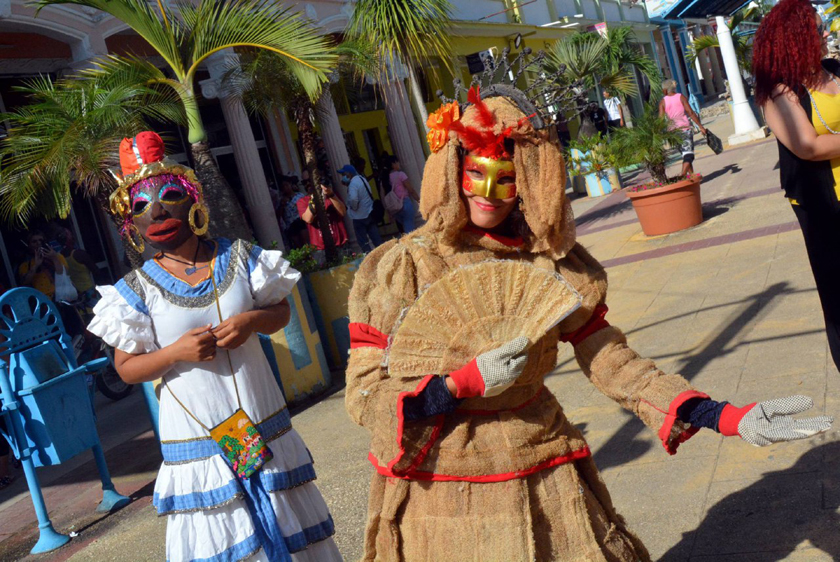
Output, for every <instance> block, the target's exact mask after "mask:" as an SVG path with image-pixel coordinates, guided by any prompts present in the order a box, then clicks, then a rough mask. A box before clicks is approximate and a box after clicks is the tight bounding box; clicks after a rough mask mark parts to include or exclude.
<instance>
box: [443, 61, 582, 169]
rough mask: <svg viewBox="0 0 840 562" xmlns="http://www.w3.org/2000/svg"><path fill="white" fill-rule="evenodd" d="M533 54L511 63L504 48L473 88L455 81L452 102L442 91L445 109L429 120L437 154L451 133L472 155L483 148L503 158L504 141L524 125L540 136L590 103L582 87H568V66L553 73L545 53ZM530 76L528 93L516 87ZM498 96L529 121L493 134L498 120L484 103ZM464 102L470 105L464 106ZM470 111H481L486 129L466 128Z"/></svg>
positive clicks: (488, 65) (475, 76)
mask: <svg viewBox="0 0 840 562" xmlns="http://www.w3.org/2000/svg"><path fill="white" fill-rule="evenodd" d="M531 53H532V50H531V49H530V48H528V47H526V48H524V49H522V51H520V52H519V54H517V55H516V57H515V58H514V59H513V60H509V56H510V49H509V48H505V49H504V50H503V51H502V54H501V56H500V57H498V58H494V57H488V58H486V59H484V71H483V72H481V73H479V74H476V75H474V76H473V79H472V81H471V82H470V84H469V86H468V87H465V86H464V84H463V83H462V82H461V80H460V79H455V80H454V81H453V84H454V86H455V93H454V97H453V98H449V97H447V96H445V95H444V94H443V91H441V90H438V92H437V95H438V97H439V98H440V99H441V101H443V104H444V105H442V106H441V107H440V108H439V109H438V110H437V111H436V112H434V113H433V114H432V115H430V116H429V120H428V122H427V125H428V127H429V134H428V135H427V139H428V141H429V146H430V148H431V149H432V151H434V152H437V151H438V150H440V149H441V148H443V146H445V145H446V141H447V140H448V136H449V132H450V131H455V132H456V133H457V134H458V137H459V138H460V140H461V142H462V143H463V144H464V146H465V148H467V149H468V150H476V149H478V148H479V147H481V148H483V150H484V151H487V152H489V153H492V154H489V153H488V156H494V157H501V156H502V155H503V150H504V140H505V139H506V138H508V135H509V134H510V133H511V132H512V131H513V130H515V129H517V128H520V127H521V126H522V125H524V124H525V122H530V126H531V127H533V129H535V130H539V129H545V128H546V127H548V126H549V125H551V124H552V123H553V122H554V116H555V115H565V114H566V113H568V112H569V111H571V110H573V109H574V110H577V109H578V108H579V107H580V106H581V102H582V101H585V94H586V92H585V90H584V88H582V87H581V86H582V84H580V83H579V82H575V83H565V82H564V81H563V75H564V73H565V71H566V67H565V65H561V66H560V67H559V68H558V69H557V70H555V71H553V72H550V71H547V70H545V62H546V54H545V51H539V52H537V54H536V55H535V56H533V57H531ZM526 74H527V75H529V76H530V77H531V80H530V84H529V85H528V86H527V87H526V88H525V89H524V90H523V89H521V88H519V87H517V85H516V84H517V82H519V81H520V79H521V78H522V77H523V75H526ZM464 93H466V96H464ZM497 96H501V97H505V98H508V99H510V100H511V101H512V102H513V103H515V104H516V106H517V107H518V108H519V109H520V110H521V111H522V112H523V113H524V114H525V115H526V116H527V117H526V118H525V119H523V120H522V121H521V122H520V123H518V124H517V125H516V126H514V127H508V128H507V129H505V130H504V131H502V132H501V134H494V133H492V132H491V130H492V128H493V126H494V125H495V119H494V118H493V116H492V115H490V114H489V111H488V110H487V109H486V107H485V106H484V104H483V103H482V100H485V99H487V98H491V97H497ZM464 97H466V101H464V102H461V101H460V100H461V99H463V98H464ZM471 105H474V106H476V108H477V109H478V110H479V115H480V119H479V122H480V124H481V128H475V127H465V126H464V125H463V124H462V123H460V118H461V115H463V113H464V111H466V109H467V108H468V107H469V106H471ZM491 136H492V137H493V138H492V139H491V138H490V137H491Z"/></svg>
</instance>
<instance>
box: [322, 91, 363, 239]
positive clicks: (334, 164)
mask: <svg viewBox="0 0 840 562" xmlns="http://www.w3.org/2000/svg"><path fill="white" fill-rule="evenodd" d="M316 118H317V119H318V124H319V125H321V138H322V139H323V140H324V148H326V150H327V158H328V159H329V161H330V168H331V172H332V180H333V185H334V186H335V190H336V192H338V195H339V196H340V197H341V199H342V200H343V201H347V186H346V185H344V184H343V183H341V176H339V175H338V170H339V169H340V168H341V167H342V166H344V165H345V164H349V163H350V155H349V154H348V153H347V145H346V144H345V143H344V133H343V131H342V130H341V124H340V123H339V122H338V112H337V111H336V110H335V104H334V103H333V99H332V94H331V93H330V89H329V88H324V91H323V93H322V94H321V97H320V99H318V111H317V112H316ZM359 172H360V173H364V170H359ZM371 187H372V186H371ZM344 226H345V227H346V228H347V236H348V237H349V239H350V244H352V245H353V246H355V245H356V232H355V231H354V230H353V221H352V220H351V219H350V215H349V214H346V215H344Z"/></svg>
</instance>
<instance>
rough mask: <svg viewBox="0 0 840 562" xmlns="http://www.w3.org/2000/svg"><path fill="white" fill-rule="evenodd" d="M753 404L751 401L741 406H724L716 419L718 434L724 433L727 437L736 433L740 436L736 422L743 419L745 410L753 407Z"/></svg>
mask: <svg viewBox="0 0 840 562" xmlns="http://www.w3.org/2000/svg"><path fill="white" fill-rule="evenodd" d="M755 404H756V403H755V402H753V403H752V404H750V405H748V406H744V407H743V408H737V407H735V406H733V405H732V404H727V405H726V406H724V407H723V411H722V412H721V413H720V419H719V420H718V431H719V432H720V434H721V435H726V436H727V437H734V436H736V435H738V436H739V437H740V435H741V434H740V433H738V424H739V423H741V420H742V419H744V416H745V415H747V412H749V411H750V410H752V409H753V406H755Z"/></svg>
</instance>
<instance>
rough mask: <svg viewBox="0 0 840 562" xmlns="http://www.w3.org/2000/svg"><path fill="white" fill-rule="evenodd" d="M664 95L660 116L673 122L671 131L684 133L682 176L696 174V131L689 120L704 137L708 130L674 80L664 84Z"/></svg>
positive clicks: (660, 104)
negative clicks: (675, 130) (678, 90)
mask: <svg viewBox="0 0 840 562" xmlns="http://www.w3.org/2000/svg"><path fill="white" fill-rule="evenodd" d="M662 93H663V94H664V97H663V98H662V101H660V102H659V116H660V117H664V116H667V117H668V119H670V120H671V129H679V130H680V131H682V134H683V143H682V145H681V146H680V152H681V153H682V158H683V165H682V171H681V172H680V175H681V176H688V175H690V174H693V173H694V130H693V129H692V128H691V123H689V122H688V120H689V118H690V119H691V120H692V121H694V122H695V123H696V124H697V127H699V129H700V132H701V133H703V136H705V135H706V128H705V127H704V126H703V124H702V123H700V117H698V116H697V114H696V113H694V110H693V109H691V106H690V105H689V104H688V100H687V99H686V98H685V96H684V95H682V94H681V93H679V92H677V83H676V82H675V81H674V80H665V81H664V82H662Z"/></svg>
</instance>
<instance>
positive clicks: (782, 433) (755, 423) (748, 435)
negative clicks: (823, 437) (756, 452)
mask: <svg viewBox="0 0 840 562" xmlns="http://www.w3.org/2000/svg"><path fill="white" fill-rule="evenodd" d="M813 407H814V401H813V400H811V399H810V398H808V397H807V396H788V397H787V398H777V399H775V400H768V401H766V402H759V403H758V404H755V403H753V404H750V405H749V406H744V407H743V408H736V407H735V406H733V405H731V404H727V405H726V406H725V407H724V408H723V411H722V412H721V414H720V421H719V422H718V431H720V433H722V434H723V435H728V436H732V435H738V436H739V437H741V439H743V440H744V441H746V442H747V443H750V444H752V445H755V446H757V447H764V446H765V445H770V444H771V443H778V442H779V441H793V440H795V439H805V438H806V437H811V436H812V435H816V434H817V433H822V432H823V431H826V430H828V429H829V428H830V427H831V422H833V421H834V418H832V417H831V416H816V417H813V418H802V419H794V418H792V417H791V416H792V415H793V414H799V413H801V412H804V411H805V410H809V409H811V408H813Z"/></svg>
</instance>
